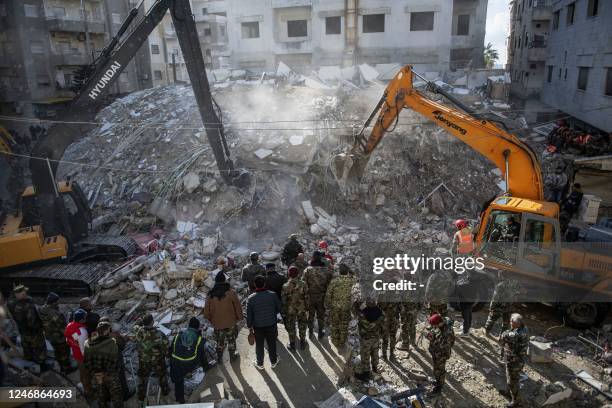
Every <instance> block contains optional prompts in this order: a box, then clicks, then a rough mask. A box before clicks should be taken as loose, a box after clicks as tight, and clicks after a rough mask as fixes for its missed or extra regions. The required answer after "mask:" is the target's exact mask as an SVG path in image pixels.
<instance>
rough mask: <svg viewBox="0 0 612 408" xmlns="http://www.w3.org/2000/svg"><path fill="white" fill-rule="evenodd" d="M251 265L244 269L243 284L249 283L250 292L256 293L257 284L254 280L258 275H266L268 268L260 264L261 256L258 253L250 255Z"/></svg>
mask: <svg viewBox="0 0 612 408" xmlns="http://www.w3.org/2000/svg"><path fill="white" fill-rule="evenodd" d="M249 261H250V262H249V263H248V264H246V265H245V266H244V267H243V268H242V276H241V279H242V281H243V282H247V283H248V285H249V290H250V291H251V292H254V291H255V283H254V282H253V280H254V279H255V277H256V276H257V275H265V273H266V268H265V267H264V266H263V265H262V264H260V263H259V254H258V253H257V252H251V254H250V255H249Z"/></svg>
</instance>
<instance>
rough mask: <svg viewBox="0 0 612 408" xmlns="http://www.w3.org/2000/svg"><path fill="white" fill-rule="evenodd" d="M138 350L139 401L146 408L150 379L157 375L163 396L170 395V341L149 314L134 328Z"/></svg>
mask: <svg viewBox="0 0 612 408" xmlns="http://www.w3.org/2000/svg"><path fill="white" fill-rule="evenodd" d="M134 329H135V334H134V339H135V340H136V347H137V349H138V401H139V403H140V406H145V398H146V397H147V385H148V383H149V377H150V376H151V374H153V373H155V375H156V376H157V379H158V381H159V386H160V388H161V391H162V394H163V395H168V392H170V389H169V387H168V379H167V373H168V370H167V368H166V353H167V350H168V339H166V336H165V335H164V334H163V333H162V332H160V331H159V330H157V328H156V327H155V326H154V320H153V316H152V315H151V314H150V313H147V314H146V315H144V316H143V317H142V319H141V320H140V321H139V322H138V323H137V324H136V326H135V327H134Z"/></svg>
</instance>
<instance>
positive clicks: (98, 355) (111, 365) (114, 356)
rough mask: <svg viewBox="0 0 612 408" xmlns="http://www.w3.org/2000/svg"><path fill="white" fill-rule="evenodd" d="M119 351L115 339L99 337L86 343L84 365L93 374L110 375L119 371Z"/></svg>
mask: <svg viewBox="0 0 612 408" xmlns="http://www.w3.org/2000/svg"><path fill="white" fill-rule="evenodd" d="M118 361H119V349H118V347H117V343H116V342H115V339H113V338H111V337H108V336H97V337H95V338H93V339H90V340H87V341H86V342H85V353H84V357H83V364H84V365H85V368H87V370H89V372H91V373H108V372H114V371H117V368H118V367H117V362H118Z"/></svg>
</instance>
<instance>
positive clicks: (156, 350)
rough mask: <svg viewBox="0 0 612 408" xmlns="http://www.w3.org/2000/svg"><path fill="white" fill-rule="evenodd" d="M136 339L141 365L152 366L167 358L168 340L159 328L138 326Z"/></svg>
mask: <svg viewBox="0 0 612 408" xmlns="http://www.w3.org/2000/svg"><path fill="white" fill-rule="evenodd" d="M135 339H136V344H137V348H138V361H139V364H152V363H154V362H156V361H159V360H160V359H164V358H166V353H167V351H168V347H169V343H168V339H167V338H166V336H164V334H163V333H162V332H160V331H159V330H157V328H155V327H144V326H136V334H135Z"/></svg>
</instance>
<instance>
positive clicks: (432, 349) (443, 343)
mask: <svg viewBox="0 0 612 408" xmlns="http://www.w3.org/2000/svg"><path fill="white" fill-rule="evenodd" d="M428 322H429V327H428V328H427V329H426V330H427V331H426V334H425V337H426V338H427V340H429V353H430V354H431V359H432V366H433V376H434V378H435V383H434V387H433V389H432V390H431V394H433V395H435V394H439V393H440V392H441V391H442V387H443V386H444V383H445V380H446V362H447V361H448V359H449V358H450V356H451V353H452V349H453V345H454V344H455V333H454V332H453V321H452V319H451V318H450V317H443V316H442V315H440V314H439V313H434V314H433V315H431V316H430V317H429V320H428Z"/></svg>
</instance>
